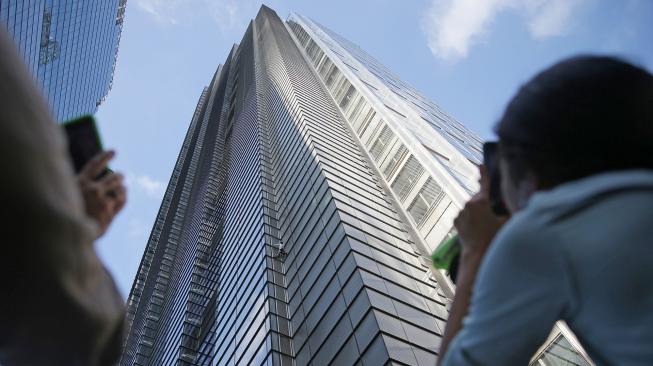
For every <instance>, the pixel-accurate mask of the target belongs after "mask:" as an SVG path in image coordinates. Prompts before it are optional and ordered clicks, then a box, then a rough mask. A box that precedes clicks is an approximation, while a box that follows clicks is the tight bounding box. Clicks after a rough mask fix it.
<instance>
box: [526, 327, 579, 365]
mask: <svg viewBox="0 0 653 366" xmlns="http://www.w3.org/2000/svg"><path fill="white" fill-rule="evenodd" d="M531 366H590V364H589V363H588V362H587V361H586V360H585V358H584V357H583V356H581V355H580V354H579V353H578V351H576V349H575V348H574V346H572V345H571V344H570V343H569V341H568V340H567V338H565V337H564V336H563V335H562V334H561V335H559V336H558V337H557V338H556V339H555V340H554V341H553V342H551V345H549V346H548V347H547V348H546V350H544V352H543V353H542V355H541V356H540V357H539V358H538V359H537V360H535V361H534V362H532V363H531Z"/></svg>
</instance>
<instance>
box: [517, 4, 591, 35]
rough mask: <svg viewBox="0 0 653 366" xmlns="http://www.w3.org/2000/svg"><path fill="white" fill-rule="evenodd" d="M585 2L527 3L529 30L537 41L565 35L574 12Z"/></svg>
mask: <svg viewBox="0 0 653 366" xmlns="http://www.w3.org/2000/svg"><path fill="white" fill-rule="evenodd" d="M582 2H583V0H548V1H547V0H539V1H537V0H531V1H527V4H526V7H527V9H528V11H529V13H530V14H529V19H528V29H529V30H530V32H531V35H532V36H533V37H534V38H536V39H542V38H547V37H555V36H561V35H564V34H565V32H566V31H567V28H568V27H569V22H570V19H571V16H572V12H573V11H574V10H575V9H577V8H578V6H580V5H581V3H582Z"/></svg>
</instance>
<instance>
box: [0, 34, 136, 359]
mask: <svg viewBox="0 0 653 366" xmlns="http://www.w3.org/2000/svg"><path fill="white" fill-rule="evenodd" d="M112 156H113V153H111V152H107V153H104V154H101V155H100V156H98V157H96V158H95V159H94V160H93V161H92V162H91V163H89V165H87V166H86V167H85V168H84V170H83V171H82V172H81V173H80V175H79V176H75V174H74V173H73V168H72V163H71V161H70V158H69V156H68V151H67V146H66V143H65V139H64V136H63V131H62V129H61V128H60V127H59V126H57V125H56V124H55V123H54V122H53V120H52V118H51V116H50V114H49V111H48V108H47V106H46V104H45V102H44V100H43V99H42V96H41V95H40V94H39V92H38V90H37V89H36V87H35V86H34V84H33V81H32V79H31V77H30V75H28V72H27V70H26V68H25V66H24V65H23V64H22V62H21V60H20V59H19V56H18V53H17V52H16V50H15V49H14V46H13V45H12V44H11V41H10V40H9V38H8V37H7V35H6V34H5V33H2V32H1V31H0V157H1V158H0V159H1V161H2V180H0V202H2V211H1V212H2V217H0V237H1V238H2V242H1V244H0V248H1V250H2V254H1V255H0V289H1V291H2V297H1V300H0V364H2V365H4V366H12V365H85V366H86V365H112V364H114V363H115V362H116V361H117V358H118V357H119V353H120V350H121V347H122V339H123V337H122V336H123V334H122V333H123V323H124V313H125V311H124V303H123V301H122V298H121V296H120V295H119V293H118V291H117V289H116V287H115V285H114V282H113V280H112V279H111V276H110V275H109V274H108V273H107V271H106V270H105V268H104V267H103V265H102V263H101V261H100V260H99V258H98V256H97V253H96V251H95V248H94V247H93V242H94V240H95V239H96V238H97V237H98V236H99V235H101V234H103V233H104V232H105V231H106V229H107V227H108V226H109V225H110V223H111V221H112V220H113V218H114V217H115V215H116V214H117V213H118V212H119V211H120V209H122V207H123V206H124V204H125V200H126V195H125V194H126V193H125V189H124V186H123V183H122V177H121V176H120V175H113V176H108V177H106V178H103V179H101V180H99V181H96V180H93V178H95V177H96V176H97V174H96V173H97V172H99V171H102V170H103V169H104V167H105V166H106V164H107V162H108V161H109V159H110V158H111V157H112ZM109 191H110V192H113V193H112V194H111V195H107V194H106V193H107V192H109Z"/></svg>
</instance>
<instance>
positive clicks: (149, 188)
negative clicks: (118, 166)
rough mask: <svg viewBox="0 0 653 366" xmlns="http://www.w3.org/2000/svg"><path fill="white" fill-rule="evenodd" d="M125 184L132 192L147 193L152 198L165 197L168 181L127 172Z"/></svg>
mask: <svg viewBox="0 0 653 366" xmlns="http://www.w3.org/2000/svg"><path fill="white" fill-rule="evenodd" d="M125 184H126V185H127V188H128V189H129V190H130V191H131V192H140V193H145V195H146V196H148V197H151V198H158V199H160V198H163V194H164V193H165V190H166V187H167V185H166V183H165V182H163V181H160V180H157V179H154V178H152V177H150V176H148V175H138V174H132V173H128V174H126V178H125Z"/></svg>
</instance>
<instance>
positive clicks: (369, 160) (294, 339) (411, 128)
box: [121, 6, 562, 366]
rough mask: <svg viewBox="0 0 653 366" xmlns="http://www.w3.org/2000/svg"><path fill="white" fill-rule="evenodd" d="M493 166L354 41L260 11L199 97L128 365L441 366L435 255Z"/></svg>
mask: <svg viewBox="0 0 653 366" xmlns="http://www.w3.org/2000/svg"><path fill="white" fill-rule="evenodd" d="M480 159H481V140H480V139H479V138H478V137H476V136H475V135H474V134H473V133H471V132H470V131H469V130H467V129H466V128H465V127H464V126H462V125H461V124H460V123H459V122H457V121H456V120H455V119H454V118H452V117H450V116H448V115H447V114H446V113H444V112H443V111H441V110H440V108H438V106H437V105H435V104H433V103H432V102H429V101H428V100H427V99H426V98H424V97H423V96H422V95H421V94H419V93H418V92H417V91H415V90H414V89H412V88H411V87H409V86H408V85H406V84H405V83H403V82H402V81H401V80H399V78H398V77H396V76H395V75H394V74H393V73H391V72H390V71H389V70H387V69H386V68H385V67H383V66H382V65H381V64H380V63H378V62H377V61H375V60H374V59H373V58H372V57H370V56H369V55H367V54H366V53H365V52H363V51H362V50H361V49H360V48H359V47H357V46H356V45H354V44H352V43H351V42H349V41H347V40H345V39H344V38H342V37H340V36H338V35H337V34H335V33H334V32H332V31H330V30H328V29H326V28H325V27H323V26H320V25H319V24H317V23H314V22H312V21H311V20H309V19H307V18H304V17H302V16H299V15H294V14H293V15H291V16H290V17H289V19H288V20H287V21H286V22H284V21H282V20H281V19H280V18H279V17H278V16H277V14H276V13H275V12H274V11H273V10H271V9H269V8H267V7H265V6H264V7H262V8H261V10H260V12H259V14H258V15H257V17H256V18H255V19H254V20H253V21H252V22H251V23H250V25H249V27H248V29H247V31H246V33H245V35H244V37H243V39H242V41H241V42H240V44H239V45H236V46H234V47H233V48H232V50H231V52H230V54H229V56H228V57H227V60H226V61H225V62H224V64H221V65H220V66H219V67H218V69H217V70H216V72H215V75H214V77H213V79H212V80H211V82H210V84H209V86H208V87H206V88H205V89H204V91H203V92H202V94H201V96H200V98H199V101H198V104H197V107H196V109H195V112H194V114H193V117H192V120H191V123H190V127H189V129H188V132H187V135H186V137H185V140H184V142H183V146H182V149H181V152H180V154H179V157H178V159H177V162H176V164H175V168H174V171H173V173H172V177H171V179H170V182H169V185H168V188H167V191H166V193H165V196H164V199H163V202H162V205H161V208H160V210H159V213H158V216H157V219H156V222H155V224H154V227H153V230H152V233H151V235H150V238H149V241H148V244H147V246H146V249H145V253H144V256H143V259H142V261H141V264H140V267H139V270H138V272H137V275H136V279H135V281H134V286H133V288H132V290H131V293H130V295H129V299H128V329H129V334H128V338H127V340H126V342H125V347H124V352H123V355H122V359H121V365H172V364H175V365H177V364H179V365H234V364H236V365H309V364H312V365H327V364H334V365H353V364H364V365H385V364H408V365H430V366H432V365H434V364H435V362H436V360H437V352H438V348H439V346H440V340H441V337H442V333H443V331H444V326H445V321H446V319H447V316H448V306H449V302H450V299H451V298H452V296H453V291H454V288H453V285H452V284H451V283H450V281H449V280H448V278H447V277H446V276H445V275H444V274H443V273H441V272H439V271H436V270H432V268H431V267H430V260H429V259H428V256H429V254H430V253H431V252H432V250H433V249H435V248H436V247H437V246H438V245H439V244H440V243H441V242H442V241H443V240H444V239H446V238H447V237H448V236H450V235H452V234H453V232H452V226H453V219H454V218H455V216H456V215H457V213H458V211H459V210H460V208H461V207H463V205H464V203H465V202H466V201H467V200H468V199H469V197H470V195H471V194H472V193H473V192H475V191H476V190H477V189H478V186H477V183H476V180H477V174H478V173H477V170H478V168H477V164H478V163H479V162H480ZM556 339H558V338H555V339H553V338H552V341H555V340H556ZM558 344H562V343H560V342H558ZM547 349H551V350H553V348H547ZM553 351H554V350H553ZM545 353H546V352H545Z"/></svg>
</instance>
